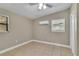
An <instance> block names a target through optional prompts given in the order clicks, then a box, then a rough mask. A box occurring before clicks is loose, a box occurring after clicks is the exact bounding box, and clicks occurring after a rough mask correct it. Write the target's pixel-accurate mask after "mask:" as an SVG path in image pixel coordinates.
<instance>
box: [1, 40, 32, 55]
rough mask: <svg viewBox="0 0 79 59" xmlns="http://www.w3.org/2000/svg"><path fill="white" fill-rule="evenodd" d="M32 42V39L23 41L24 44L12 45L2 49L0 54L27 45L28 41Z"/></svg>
mask: <svg viewBox="0 0 79 59" xmlns="http://www.w3.org/2000/svg"><path fill="white" fill-rule="evenodd" d="M30 42H32V40H30V41H27V42H24V43H22V44H18V45H15V46H13V47H10V48H7V49H4V50H2V51H0V54H2V53H5V52H8V51H11V50H13V49H15V48H18V47H20V46H23V45H25V44H28V43H30Z"/></svg>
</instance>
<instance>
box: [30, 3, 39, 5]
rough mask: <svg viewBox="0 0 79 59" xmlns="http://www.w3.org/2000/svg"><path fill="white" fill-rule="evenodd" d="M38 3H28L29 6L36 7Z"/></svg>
mask: <svg viewBox="0 0 79 59" xmlns="http://www.w3.org/2000/svg"><path fill="white" fill-rule="evenodd" d="M37 4H38V3H29V5H37Z"/></svg>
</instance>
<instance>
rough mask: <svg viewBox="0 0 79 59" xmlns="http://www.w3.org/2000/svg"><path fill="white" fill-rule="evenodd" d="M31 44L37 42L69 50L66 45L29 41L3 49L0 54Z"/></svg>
mask: <svg viewBox="0 0 79 59" xmlns="http://www.w3.org/2000/svg"><path fill="white" fill-rule="evenodd" d="M31 42H39V43H43V44H49V45H55V46H60V47H65V48H69V49H71V47H70V46H68V45H63V44H59V43H51V42H46V41H40V40H29V41H27V42H24V43H22V44H18V45H15V46H13V47H10V48H7V49H4V50H2V51H0V54H3V53H5V52H8V51H11V50H13V49H15V48H18V47H20V46H23V45H25V44H28V43H31Z"/></svg>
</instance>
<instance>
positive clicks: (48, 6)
mask: <svg viewBox="0 0 79 59" xmlns="http://www.w3.org/2000/svg"><path fill="white" fill-rule="evenodd" d="M29 5H31V6H34V5H37V6H38V7H37V9H38V10H45V9H47V8H52V7H53V6H52V5H50V4H48V3H29Z"/></svg>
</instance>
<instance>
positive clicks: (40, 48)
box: [1, 42, 72, 56]
mask: <svg viewBox="0 0 79 59" xmlns="http://www.w3.org/2000/svg"><path fill="white" fill-rule="evenodd" d="M1 56H72V52H71V49H68V48H63V47H58V46H54V45H48V44H43V43H37V42H31V43H29V44H26V45H24V46H21V47H18V48H16V49H14V50H11V51H9V52H6V53H4V54H1Z"/></svg>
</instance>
